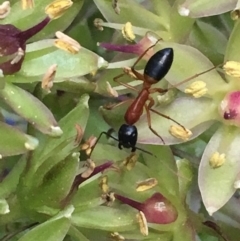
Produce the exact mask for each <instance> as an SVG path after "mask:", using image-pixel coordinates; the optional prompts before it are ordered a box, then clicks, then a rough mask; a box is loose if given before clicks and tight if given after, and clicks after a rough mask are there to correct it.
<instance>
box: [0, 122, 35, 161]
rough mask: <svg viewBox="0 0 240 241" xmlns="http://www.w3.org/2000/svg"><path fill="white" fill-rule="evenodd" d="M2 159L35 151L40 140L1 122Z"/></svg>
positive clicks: (0, 148) (0, 155) (0, 145)
mask: <svg viewBox="0 0 240 241" xmlns="http://www.w3.org/2000/svg"><path fill="white" fill-rule="evenodd" d="M0 133H1V138H0V157H1V158H2V157H4V156H14V155H18V154H23V153H26V152H28V151H31V150H34V149H35V148H36V147H37V146H38V140H37V139H36V138H34V137H32V136H29V135H26V134H25V133H23V132H21V131H19V130H18V129H16V128H14V127H12V126H9V125H7V124H5V123H3V122H0Z"/></svg>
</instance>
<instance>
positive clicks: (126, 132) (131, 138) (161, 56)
mask: <svg viewBox="0 0 240 241" xmlns="http://www.w3.org/2000/svg"><path fill="white" fill-rule="evenodd" d="M160 40H161V39H159V40H157V41H156V43H155V44H153V45H152V46H150V47H149V48H147V49H146V50H145V51H144V52H143V53H142V54H141V55H140V56H139V57H138V59H137V60H136V62H135V63H134V64H133V66H132V67H131V72H132V74H133V75H134V78H136V79H138V80H142V81H143V85H142V89H141V90H140V92H139V91H138V90H137V89H135V88H134V87H133V86H131V85H128V84H126V83H123V82H121V81H119V79H120V78H121V77H122V76H124V75H125V74H126V73H123V74H120V75H118V76H116V77H114V81H115V82H117V83H119V84H121V85H123V86H125V87H126V88H128V89H131V90H134V91H137V92H138V95H137V97H136V98H135V99H134V100H133V102H132V103H131V105H130V106H129V107H128V109H127V111H126V113H125V115H124V119H125V122H126V123H125V124H123V125H122V126H121V127H120V128H119V131H118V139H117V138H115V137H113V136H112V135H111V134H109V133H108V132H102V133H101V134H100V135H99V137H98V139H97V141H96V143H95V145H96V144H97V142H98V140H99V139H100V138H101V136H102V134H104V135H106V136H108V137H110V138H113V139H114V140H116V141H118V143H119V144H118V147H119V149H122V147H125V148H131V151H132V152H135V151H136V149H139V150H142V149H140V148H137V147H136V143H137V138H138V131H137V127H136V126H135V125H134V124H135V123H136V122H137V121H138V120H139V119H140V117H141V115H142V114H143V111H144V109H145V111H146V115H147V122H148V127H149V129H150V130H151V131H152V132H153V133H154V134H155V135H156V136H158V137H159V138H160V139H161V140H162V142H163V143H164V144H165V142H164V140H163V139H162V137H161V136H160V135H159V134H158V133H157V132H156V131H155V130H154V129H153V128H152V126H151V115H150V111H152V112H154V113H156V114H158V115H160V116H162V117H164V118H166V119H169V120H171V121H173V122H175V123H176V124H177V125H179V126H181V127H182V128H183V130H185V131H187V130H186V129H185V127H184V126H183V125H181V124H180V123H179V122H177V121H176V120H174V119H172V118H171V117H170V116H167V115H164V114H162V113H160V112H158V111H156V110H155V109H153V108H152V107H153V106H154V104H155V101H154V99H153V98H152V97H151V96H150V94H153V93H160V94H163V93H166V92H167V91H168V90H169V89H170V88H168V89H161V88H152V85H153V84H156V83H157V82H159V81H160V80H161V79H163V78H164V77H165V76H166V74H167V73H168V71H169V70H170V68H171V66H172V63H173V58H174V52H173V49H172V48H164V49H161V50H159V51H157V52H156V53H155V54H154V55H152V57H151V58H150V59H149V60H148V62H147V64H146V66H145V68H144V72H143V74H141V73H139V72H138V71H137V70H135V67H136V65H137V64H138V62H139V61H140V60H141V59H142V58H143V56H144V55H145V54H146V53H147V52H148V51H149V49H151V48H153V47H154V46H155V45H156V44H157V43H158V42H159V41H160ZM214 68H216V67H213V68H211V69H208V70H206V71H204V72H201V73H199V74H196V75H194V76H191V77H190V78H188V79H185V80H184V81H182V82H180V83H178V84H177V85H175V86H173V87H176V86H178V85H180V84H182V83H185V82H187V81H189V80H192V79H194V78H196V77H198V76H199V75H202V74H204V73H207V72H209V71H210V70H212V69H214ZM173 87H171V88H173ZM147 102H148V103H147ZM120 104H121V103H120ZM117 105H119V104H117ZM117 105H114V107H115V106H117ZM95 145H94V147H95ZM94 147H93V148H94ZM142 151H144V152H147V151H145V150H142ZM150 154H151V153H150Z"/></svg>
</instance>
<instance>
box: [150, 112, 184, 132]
mask: <svg viewBox="0 0 240 241" xmlns="http://www.w3.org/2000/svg"><path fill="white" fill-rule="evenodd" d="M150 111H152V112H154V113H156V114H158V115H160V116H162V117H164V118H166V119H168V120H171V121H173V122H175V123H176V124H177V125H179V126H181V127H182V128H183V129H184V130H185V131H187V130H186V128H185V127H184V126H183V125H182V124H180V123H179V122H177V121H176V120H174V119H172V118H171V117H170V116H168V115H164V114H162V113H160V112H158V111H156V110H154V109H150Z"/></svg>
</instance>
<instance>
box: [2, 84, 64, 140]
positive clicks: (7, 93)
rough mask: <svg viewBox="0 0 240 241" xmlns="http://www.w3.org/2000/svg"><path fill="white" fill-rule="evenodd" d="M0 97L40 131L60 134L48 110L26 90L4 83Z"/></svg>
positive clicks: (53, 134)
mask: <svg viewBox="0 0 240 241" xmlns="http://www.w3.org/2000/svg"><path fill="white" fill-rule="evenodd" d="M0 98H2V99H3V101H4V102H6V104H7V105H9V106H10V107H11V108H12V109H13V110H14V111H15V112H16V113H17V114H19V115H20V116H22V117H23V118H24V119H26V120H27V121H29V122H30V123H31V124H32V125H33V126H34V127H35V128H37V129H38V130H40V131H41V132H43V133H45V134H48V135H51V136H59V135H61V134H62V130H61V129H60V128H59V126H58V124H57V122H56V120H55V119H54V116H53V115H52V113H51V112H50V110H49V109H48V108H47V107H46V106H45V105H43V104H42V103H41V102H40V101H39V100H38V99H37V98H36V97H34V96H33V95H31V94H30V93H28V92H27V91H25V90H23V89H21V88H19V87H17V86H15V85H12V84H10V83H6V85H5V88H4V89H3V90H0Z"/></svg>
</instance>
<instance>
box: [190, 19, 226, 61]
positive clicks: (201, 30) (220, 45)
mask: <svg viewBox="0 0 240 241" xmlns="http://www.w3.org/2000/svg"><path fill="white" fill-rule="evenodd" d="M216 39H217V40H218V41H216ZM189 40H190V42H191V45H192V46H194V47H195V48H197V49H199V50H200V51H201V52H202V53H203V54H205V55H206V56H207V57H208V58H209V59H210V60H211V61H213V62H214V63H215V64H220V63H222V61H223V57H224V53H225V49H226V45H227V37H226V36H225V35H224V34H223V33H222V32H221V31H219V30H218V29H217V28H216V27H214V26H212V25H211V24H208V23H205V22H202V21H197V22H196V24H195V25H194V28H193V29H192V32H191V35H190V36H189Z"/></svg>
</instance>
